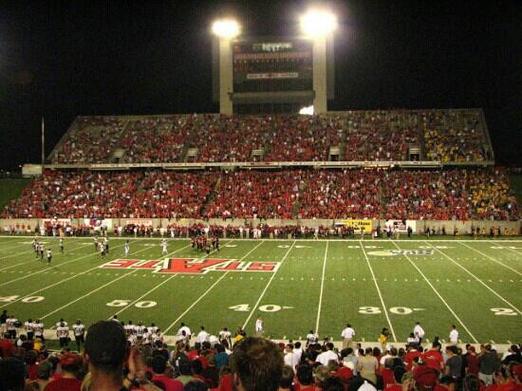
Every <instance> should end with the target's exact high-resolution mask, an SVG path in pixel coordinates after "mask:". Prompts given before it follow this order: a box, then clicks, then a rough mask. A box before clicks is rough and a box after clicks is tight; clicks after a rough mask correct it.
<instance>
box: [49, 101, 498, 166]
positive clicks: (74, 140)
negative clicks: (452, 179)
mask: <svg viewBox="0 0 522 391" xmlns="http://www.w3.org/2000/svg"><path fill="white" fill-rule="evenodd" d="M412 146H414V147H417V148H419V150H421V151H422V153H421V155H422V156H420V157H419V158H421V160H435V161H441V162H443V163H452V162H459V163H463V162H464V163H466V162H467V163H477V162H484V161H490V160H492V153H491V145H490V143H489V139H488V134H487V128H486V125H485V123H484V121H483V117H482V112H481V111H480V110H474V109H468V110H390V111H383V110H379V111H346V112H334V113H329V114H325V115H316V116H302V115H264V116H224V115H218V114H192V115H164V116H143V117H78V118H77V119H76V120H75V122H74V123H73V125H72V126H71V128H70V130H69V131H68V132H67V134H66V135H65V136H64V138H63V140H62V142H61V143H59V144H58V145H57V147H56V148H55V150H54V151H53V153H52V155H51V163H54V164H85V163H114V162H119V163H176V162H183V161H185V160H187V159H188V158H189V156H187V151H188V150H189V149H190V148H197V151H198V152H197V154H196V156H194V157H193V158H191V161H195V162H251V161H257V160H263V161H267V162H274V161H293V162H295V161H327V160H328V159H329V156H328V154H329V150H330V148H331V147H337V148H340V151H341V153H340V156H339V160H344V161H406V160H409V158H410V157H409V154H408V151H409V148H410V147H412ZM254 150H262V151H263V153H264V154H263V155H262V156H261V157H259V156H257V157H256V156H254V155H253V153H252V151H254ZM117 151H123V156H122V157H121V159H119V158H115V156H114V155H115V154H116V152H117Z"/></svg>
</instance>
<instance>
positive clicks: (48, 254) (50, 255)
mask: <svg viewBox="0 0 522 391" xmlns="http://www.w3.org/2000/svg"><path fill="white" fill-rule="evenodd" d="M46 255H47V263H51V260H52V259H53V253H52V251H51V249H50V248H48V249H47V252H46Z"/></svg>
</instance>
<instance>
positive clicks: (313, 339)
mask: <svg viewBox="0 0 522 391" xmlns="http://www.w3.org/2000/svg"><path fill="white" fill-rule="evenodd" d="M317 342H319V334H317V333H314V330H310V332H309V333H308V334H307V335H306V346H307V347H308V345H313V344H316V343H317Z"/></svg>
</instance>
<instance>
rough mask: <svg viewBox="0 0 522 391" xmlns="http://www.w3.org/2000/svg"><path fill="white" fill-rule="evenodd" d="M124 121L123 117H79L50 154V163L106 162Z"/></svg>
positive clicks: (122, 128) (116, 143)
mask: <svg viewBox="0 0 522 391" xmlns="http://www.w3.org/2000/svg"><path fill="white" fill-rule="evenodd" d="M126 124H127V121H126V120H123V119H119V118H118V117H78V118H77V119H76V120H75V121H74V123H73V124H72V126H71V129H70V130H69V132H68V133H67V134H66V136H65V138H64V140H63V142H62V143H61V144H60V146H59V148H58V149H57V150H56V151H55V153H54V155H53V156H52V162H53V163H59V164H83V163H107V162H108V161H109V158H110V157H111V155H112V153H113V151H114V149H115V148H116V147H117V146H118V145H119V143H120V138H121V135H122V133H123V130H124V128H125V126H126Z"/></svg>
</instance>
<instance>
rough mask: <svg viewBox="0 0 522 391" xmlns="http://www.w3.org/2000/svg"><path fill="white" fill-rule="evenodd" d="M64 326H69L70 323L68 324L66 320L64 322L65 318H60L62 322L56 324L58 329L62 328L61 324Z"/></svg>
mask: <svg viewBox="0 0 522 391" xmlns="http://www.w3.org/2000/svg"><path fill="white" fill-rule="evenodd" d="M62 323H63V324H64V326H69V323H67V322H66V321H65V320H63V318H60V320H59V321H58V322H56V325H55V326H56V327H58V326H60V325H61V324H62Z"/></svg>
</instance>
